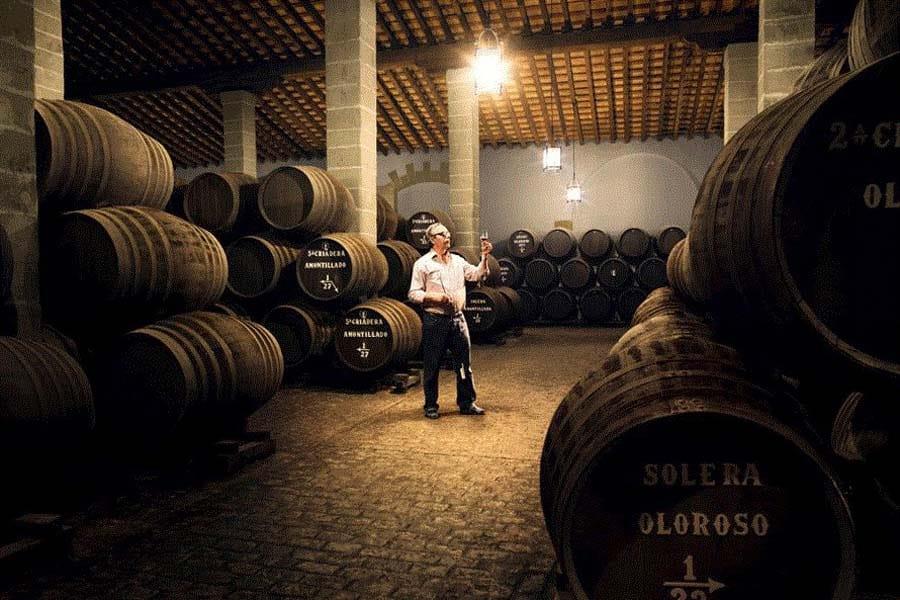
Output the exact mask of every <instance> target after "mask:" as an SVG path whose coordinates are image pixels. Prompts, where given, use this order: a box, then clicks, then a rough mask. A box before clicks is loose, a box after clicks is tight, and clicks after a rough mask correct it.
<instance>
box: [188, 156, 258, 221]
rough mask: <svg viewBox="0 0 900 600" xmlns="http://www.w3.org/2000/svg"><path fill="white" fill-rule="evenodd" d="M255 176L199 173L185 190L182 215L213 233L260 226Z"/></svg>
mask: <svg viewBox="0 0 900 600" xmlns="http://www.w3.org/2000/svg"><path fill="white" fill-rule="evenodd" d="M258 191H259V184H258V183H257V182H256V177H253V176H252V175H245V174H244V173H215V172H209V173H201V174H200V175H197V176H196V177H195V178H194V179H193V180H191V182H190V183H189V184H188V186H187V189H185V191H184V216H185V218H186V219H187V220H188V221H190V222H191V223H193V224H194V225H196V226H198V227H202V228H203V229H206V230H207V231H211V232H213V233H214V234H216V235H227V234H231V233H235V232H237V231H252V230H254V229H256V230H258V229H262V228H263V224H262V221H261V218H260V216H259V208H258V204H257V196H258Z"/></svg>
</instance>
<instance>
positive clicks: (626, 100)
mask: <svg viewBox="0 0 900 600" xmlns="http://www.w3.org/2000/svg"><path fill="white" fill-rule="evenodd" d="M623 52H624V53H625V54H624V56H623V59H622V60H623V61H624V62H623V66H622V92H623V94H624V96H623V100H622V105H623V106H624V108H625V110H624V111H623V115H622V121H623V123H624V125H625V143H626V144H627V143H628V142H630V141H631V48H625V49H624V50H623Z"/></svg>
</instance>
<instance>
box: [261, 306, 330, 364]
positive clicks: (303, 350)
mask: <svg viewBox="0 0 900 600" xmlns="http://www.w3.org/2000/svg"><path fill="white" fill-rule="evenodd" d="M336 323H337V316H336V315H334V314H333V313H327V312H325V311H321V310H316V309H314V308H310V307H308V306H303V305H302V304H300V303H297V302H295V303H291V304H281V305H279V306H276V307H275V308H273V309H272V310H270V311H269V313H268V314H267V315H266V317H265V319H264V320H263V325H265V327H266V329H268V330H269V331H270V332H271V333H272V335H274V336H275V339H276V340H278V345H279V347H280V348H281V354H282V356H283V357H284V368H285V369H286V370H287V371H291V372H294V371H297V370H298V369H300V368H301V367H303V365H305V364H307V363H308V362H309V361H310V359H312V358H316V357H320V356H323V355H324V354H325V352H326V351H327V350H328V349H329V348H330V347H331V346H332V344H333V342H334V330H335V325H336Z"/></svg>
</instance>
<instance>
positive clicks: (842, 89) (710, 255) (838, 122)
mask: <svg viewBox="0 0 900 600" xmlns="http://www.w3.org/2000/svg"><path fill="white" fill-rule="evenodd" d="M898 80H900V54H895V55H892V56H891V57H888V58H885V59H882V60H881V61H879V62H877V63H874V64H872V65H869V66H868V67H866V68H864V69H861V70H857V71H853V72H851V73H849V74H847V75H845V76H842V77H838V78H836V79H833V80H829V81H827V82H825V83H823V84H821V85H819V86H815V87H813V88H810V89H809V90H805V91H803V92H799V93H796V94H794V95H792V96H789V97H788V98H785V99H784V101H782V102H778V103H776V104H774V105H772V106H771V107H769V108H768V109H766V110H765V111H763V112H762V113H760V114H759V115H757V116H756V117H754V118H753V119H751V120H750V121H749V122H748V123H747V124H746V125H745V126H744V127H742V128H741V130H740V131H739V132H738V134H736V135H735V136H734V137H733V138H732V139H731V140H730V141H729V143H728V144H727V145H726V146H725V148H724V149H723V150H722V151H721V152H720V153H719V155H718V156H717V157H716V159H715V161H714V162H713V165H712V166H711V168H710V170H709V172H708V173H707V175H706V177H705V178H704V180H703V183H702V185H701V188H700V191H699V193H698V197H697V202H696V204H695V205H694V212H693V217H692V221H691V231H690V235H689V237H688V240H689V244H688V245H686V246H685V248H686V249H687V250H689V251H688V252H684V251H682V252H681V259H682V260H685V259H687V260H688V261H689V265H688V266H687V268H686V269H682V271H685V272H686V273H687V274H688V275H689V277H688V279H689V282H688V283H689V285H688V286H686V287H687V288H688V289H687V290H686V291H687V292H689V293H691V294H692V297H693V298H694V299H696V300H698V301H701V302H709V303H710V305H711V307H713V308H714V311H715V312H716V313H717V314H718V316H719V317H720V318H721V320H722V321H723V322H724V323H725V324H726V325H727V326H729V327H733V328H736V329H742V330H744V331H745V333H746V335H745V339H747V340H748V341H750V340H757V341H759V342H760V343H761V344H764V345H765V347H766V348H767V349H768V350H767V352H770V353H771V352H772V350H775V352H776V353H777V354H778V355H780V356H781V357H783V358H784V359H785V360H786V361H787V362H788V363H790V364H793V365H794V366H799V367H801V368H809V369H814V370H815V371H816V372H817V373H818V372H821V370H822V364H823V363H822V359H823V357H826V356H827V357H831V358H832V359H835V360H836V361H837V363H838V366H839V367H840V368H839V369H837V370H838V371H852V372H853V373H854V374H857V375H858V374H859V373H862V374H864V375H865V376H876V377H878V376H885V377H888V378H892V379H894V380H896V379H897V378H900V345H898V344H897V336H896V332H897V331H900V311H897V307H896V294H895V291H894V290H895V287H896V286H895V282H896V281H897V280H898V279H900V262H896V261H884V260H882V259H879V258H878V257H887V256H895V255H897V254H898V253H900V236H898V235H897V231H898V229H900V210H897V207H898V206H900V198H898V191H897V189H896V187H897V186H896V181H897V177H898V174H900V173H898V165H900V125H898V123H900V86H897V85H893V83H895V82H897V81H898ZM861 104H862V105H864V106H865V110H862V111H861V110H860V108H859V107H860V105H861ZM751 184H752V185H751ZM673 281H674V280H673Z"/></svg>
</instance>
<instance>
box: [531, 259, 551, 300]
mask: <svg viewBox="0 0 900 600" xmlns="http://www.w3.org/2000/svg"><path fill="white" fill-rule="evenodd" d="M558 278H559V271H558V267H557V266H556V265H555V264H553V263H552V262H550V261H549V260H547V259H546V258H535V259H532V260H530V261H528V264H527V265H525V284H526V285H527V286H528V287H529V288H531V289H533V290H535V291H537V292H542V291H544V290H548V289H550V288H551V287H553V286H555V285H556V281H557V279H558Z"/></svg>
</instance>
